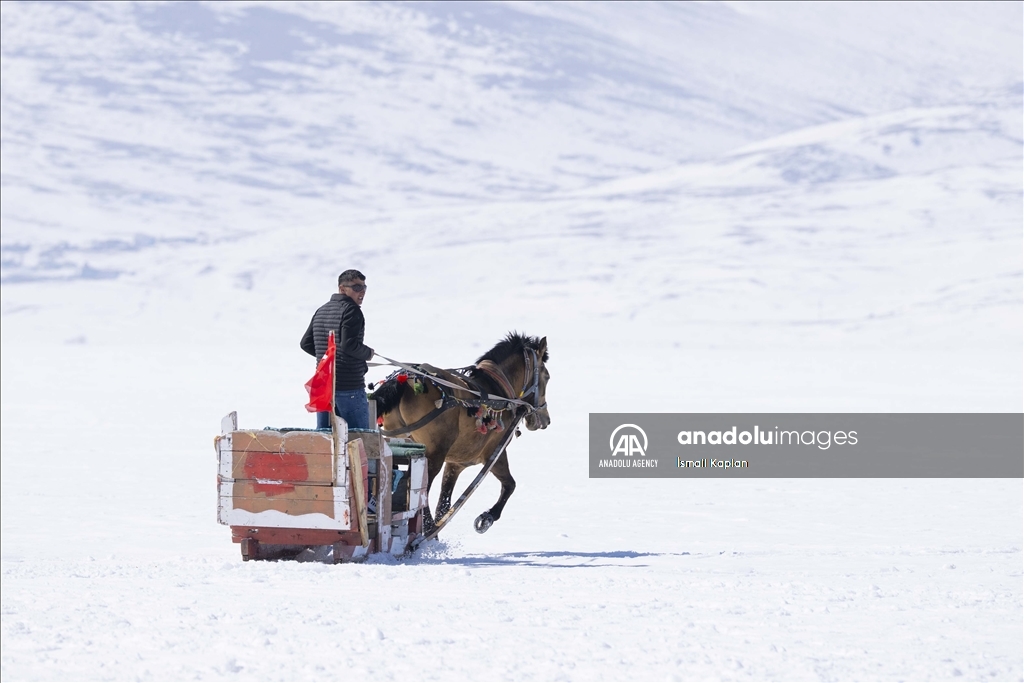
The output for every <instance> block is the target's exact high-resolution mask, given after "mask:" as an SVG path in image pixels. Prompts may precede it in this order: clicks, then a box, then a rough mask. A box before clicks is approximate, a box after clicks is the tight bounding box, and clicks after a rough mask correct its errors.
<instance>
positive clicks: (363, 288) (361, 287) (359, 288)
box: [343, 285, 366, 294]
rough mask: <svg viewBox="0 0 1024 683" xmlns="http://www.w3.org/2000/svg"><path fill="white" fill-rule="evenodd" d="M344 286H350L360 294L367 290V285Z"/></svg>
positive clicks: (349, 286)
mask: <svg viewBox="0 0 1024 683" xmlns="http://www.w3.org/2000/svg"><path fill="white" fill-rule="evenodd" d="M343 286H344V287H348V288H349V289H351V290H352V291H353V292H355V293H356V294H359V293H360V292H365V291H366V285H343Z"/></svg>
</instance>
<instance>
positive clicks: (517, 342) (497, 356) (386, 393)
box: [370, 332, 548, 415]
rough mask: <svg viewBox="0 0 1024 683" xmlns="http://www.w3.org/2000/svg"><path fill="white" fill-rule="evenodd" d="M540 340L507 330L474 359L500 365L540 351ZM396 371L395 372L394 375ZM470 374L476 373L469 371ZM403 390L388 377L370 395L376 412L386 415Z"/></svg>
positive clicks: (542, 359) (396, 404)
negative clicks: (532, 351) (496, 341)
mask: <svg viewBox="0 0 1024 683" xmlns="http://www.w3.org/2000/svg"><path fill="white" fill-rule="evenodd" d="M541 342H542V340H541V339H540V338H538V337H531V336H529V335H526V334H522V333H520V332H509V333H508V334H507V335H506V336H505V338H504V339H502V340H501V341H500V342H498V343H497V344H495V345H494V348H492V349H491V350H490V351H488V352H487V353H485V354H484V355H482V356H480V357H479V358H477V359H476V362H477V363H479V362H480V361H482V360H489V361H491V362H493V363H497V364H498V365H500V364H501V363H503V362H504V361H506V360H508V359H509V358H511V357H512V356H521V355H522V354H523V351H525V350H526V349H528V348H529V349H533V350H534V351H540V347H541ZM547 360H548V352H547V349H544V355H543V356H541V361H542V362H545V363H546V362H547ZM397 374H398V373H397V372H396V373H395V375H397ZM470 374H471V375H475V374H476V373H473V372H471V373H470ZM404 392H405V384H404V383H399V382H398V380H397V379H395V377H394V376H392V377H389V378H388V380H387V381H386V382H384V383H383V384H382V385H381V386H380V387H378V388H377V391H375V392H373V394H371V395H370V398H371V399H376V401H377V414H378V415H387V414H388V413H390V412H391V411H392V410H394V409H395V408H396V407H398V404H399V402H401V400H402V394H403V393H404Z"/></svg>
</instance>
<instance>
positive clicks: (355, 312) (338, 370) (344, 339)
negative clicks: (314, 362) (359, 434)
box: [299, 270, 373, 429]
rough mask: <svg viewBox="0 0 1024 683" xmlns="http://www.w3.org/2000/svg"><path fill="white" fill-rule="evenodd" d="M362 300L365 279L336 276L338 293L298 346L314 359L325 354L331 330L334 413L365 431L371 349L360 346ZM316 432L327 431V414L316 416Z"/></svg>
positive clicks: (353, 273) (351, 273)
mask: <svg viewBox="0 0 1024 683" xmlns="http://www.w3.org/2000/svg"><path fill="white" fill-rule="evenodd" d="M365 296H366V276H365V275H363V274H362V273H360V272H359V271H358V270H346V271H345V272H344V273H342V274H341V275H339V276H338V293H337V294H332V295H331V300H330V301H328V302H327V303H325V304H324V305H323V306H321V307H320V308H318V309H317V311H316V313H314V314H313V319H312V320H310V321H309V328H308V329H307V330H306V333H305V334H304V335H302V341H301V342H299V346H301V347H302V350H303V351H305V352H306V353H308V354H309V355H311V356H313V357H314V358H323V355H324V354H325V353H327V335H328V333H329V332H330V331H331V330H334V338H335V342H336V347H337V350H336V352H335V353H336V355H335V357H334V409H335V412H336V413H337V414H338V416H339V417H342V418H344V419H345V422H347V423H348V426H349V427H352V428H355V429H368V428H369V426H370V416H369V406H368V404H367V401H366V384H365V381H366V370H367V367H366V361H368V360H370V359H371V358H373V349H371V348H370V347H369V346H366V345H365V344H363V332H364V330H365V327H366V323H365V321H364V319H363V312H362V311H361V310H360V308H359V307H360V306H362V305H363V297H365ZM316 426H317V427H318V428H321V429H323V428H330V426H331V420H330V413H329V412H327V411H325V412H322V413H317V414H316Z"/></svg>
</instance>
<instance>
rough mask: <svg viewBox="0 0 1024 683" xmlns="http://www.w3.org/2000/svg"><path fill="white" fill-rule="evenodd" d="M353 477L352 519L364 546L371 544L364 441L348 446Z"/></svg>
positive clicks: (355, 440)
mask: <svg viewBox="0 0 1024 683" xmlns="http://www.w3.org/2000/svg"><path fill="white" fill-rule="evenodd" d="M347 450H348V457H349V460H350V462H351V464H350V469H351V470H352V472H353V476H352V517H353V519H354V521H355V522H356V525H357V526H358V528H359V533H360V535H361V537H362V544H363V546H367V545H369V543H370V532H369V529H368V527H367V520H366V474H365V473H367V472H368V468H367V465H368V462H367V459H366V449H365V448H364V447H363V440H362V439H352V440H351V441H349V442H348V445H347ZM360 475H361V476H360Z"/></svg>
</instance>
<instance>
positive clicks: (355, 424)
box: [316, 389, 377, 429]
mask: <svg viewBox="0 0 1024 683" xmlns="http://www.w3.org/2000/svg"><path fill="white" fill-rule="evenodd" d="M334 412H335V413H336V414H337V415H338V417H341V418H344V420H345V422H347V423H348V426H349V427H351V428H353V429H369V428H370V405H369V403H368V402H367V400H366V390H364V389H353V390H351V391H335V392H334ZM376 426H377V425H374V427H376ZM316 427H317V429H330V428H331V414H330V413H329V412H327V411H324V412H322V413H317V414H316Z"/></svg>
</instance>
